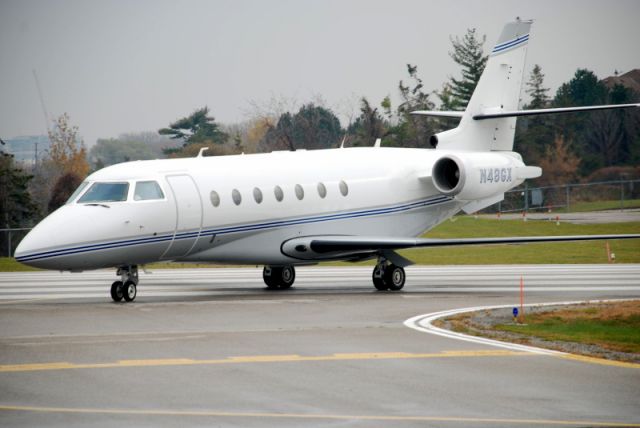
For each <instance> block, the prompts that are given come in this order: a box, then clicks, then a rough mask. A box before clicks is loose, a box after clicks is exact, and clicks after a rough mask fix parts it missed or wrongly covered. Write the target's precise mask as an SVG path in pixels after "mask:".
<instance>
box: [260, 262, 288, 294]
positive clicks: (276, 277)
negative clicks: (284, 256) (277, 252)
mask: <svg viewBox="0 0 640 428" xmlns="http://www.w3.org/2000/svg"><path fill="white" fill-rule="evenodd" d="M262 279H264V283H265V284H267V288H268V289H269V290H286V289H288V288H291V286H292V285H293V282H294V281H295V280H296V270H295V269H294V268H293V266H291V265H286V266H265V267H264V269H263V271H262Z"/></svg>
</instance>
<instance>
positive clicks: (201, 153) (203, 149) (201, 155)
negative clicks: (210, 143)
mask: <svg viewBox="0 0 640 428" xmlns="http://www.w3.org/2000/svg"><path fill="white" fill-rule="evenodd" d="M207 150H209V147H202V148H201V149H200V151H199V152H198V156H196V157H198V158H202V157H204V152H206V151H207Z"/></svg>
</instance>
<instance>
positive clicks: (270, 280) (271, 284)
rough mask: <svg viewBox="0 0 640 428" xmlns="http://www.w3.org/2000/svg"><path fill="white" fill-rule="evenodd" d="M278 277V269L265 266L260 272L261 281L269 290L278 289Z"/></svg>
mask: <svg viewBox="0 0 640 428" xmlns="http://www.w3.org/2000/svg"><path fill="white" fill-rule="evenodd" d="M279 277H280V268H277V267H271V266H265V267H264V269H263V270H262V279H263V280H264V283H265V284H266V285H267V288H268V289H269V290H277V289H279V288H280V285H279V282H278V278H279Z"/></svg>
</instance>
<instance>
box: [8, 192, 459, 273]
mask: <svg viewBox="0 0 640 428" xmlns="http://www.w3.org/2000/svg"><path fill="white" fill-rule="evenodd" d="M451 199H452V198H450V197H448V196H438V197H435V198H430V199H426V200H422V201H418V202H412V203H408V204H403V205H397V206H391V207H386V208H377V209H371V210H362V211H352V212H347V213H339V214H330V215H324V216H314V217H307V218H298V219H291V220H279V221H272V222H267V223H256V224H247V225H240V226H228V227H222V228H217V229H206V230H202V231H195V232H193V231H192V232H179V233H176V234H175V236H174V234H163V235H158V236H151V237H146V238H136V239H126V240H123V241H114V242H104V243H100V244H91V245H84V246H81V247H72V248H66V249H57V250H49V251H45V252H40V253H34V254H30V255H26V256H21V257H16V260H18V261H31V260H39V259H45V258H51V257H58V256H67V255H71V254H78V253H84V252H90V251H97V250H104V249H112V248H121V247H126V246H134V245H142V244H151V243H157V242H164V241H171V240H181V239H188V238H198V237H200V236H211V235H224V234H230V233H239V232H249V231H255V230H263V229H271V228H279V227H283V226H294V225H299V224H308V223H321V222H325V221H332V220H343V219H349V218H357V217H366V216H376V215H383V214H391V213H397V212H402V211H408V210H412V209H415V208H421V207H426V206H430V205H437V204H441V203H444V202H448V201H450V200H451Z"/></svg>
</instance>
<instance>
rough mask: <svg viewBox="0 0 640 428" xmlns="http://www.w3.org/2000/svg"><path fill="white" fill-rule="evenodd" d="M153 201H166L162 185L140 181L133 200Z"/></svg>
mask: <svg viewBox="0 0 640 428" xmlns="http://www.w3.org/2000/svg"><path fill="white" fill-rule="evenodd" d="M153 199H164V193H162V189H161V188H160V185H159V184H158V183H157V182H155V181H138V182H137V183H136V191H135V192H134V193H133V200H134V201H150V200H153Z"/></svg>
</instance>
